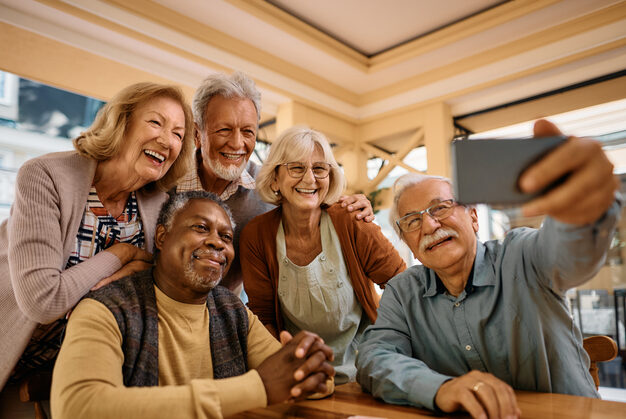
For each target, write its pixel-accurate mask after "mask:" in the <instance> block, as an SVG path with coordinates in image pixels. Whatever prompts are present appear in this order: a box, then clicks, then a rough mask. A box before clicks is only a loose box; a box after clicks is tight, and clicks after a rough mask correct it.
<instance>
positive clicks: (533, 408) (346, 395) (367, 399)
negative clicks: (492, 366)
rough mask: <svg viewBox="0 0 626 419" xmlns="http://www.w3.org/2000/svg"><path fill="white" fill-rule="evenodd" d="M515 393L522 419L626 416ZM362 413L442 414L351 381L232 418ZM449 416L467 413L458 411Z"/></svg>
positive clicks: (559, 397)
mask: <svg viewBox="0 0 626 419" xmlns="http://www.w3.org/2000/svg"><path fill="white" fill-rule="evenodd" d="M515 394H516V395H517V403H518V405H519V407H520V409H522V418H538V419H539V418H540V419H570V418H593V419H618V418H626V403H619V402H609V401H604V400H597V399H590V398H587V397H578V396H568V395H564V394H549V393H533V392H527V391H516V392H515ZM359 415H361V416H370V417H375V418H388V419H405V418H426V417H441V416H437V415H435V414H434V413H432V412H430V411H428V410H422V409H416V408H413V407H407V406H396V405H391V404H386V403H383V402H381V401H379V400H377V399H374V398H373V397H372V396H371V395H369V394H366V393H363V392H362V391H361V387H360V386H359V385H358V384H356V383H350V384H344V385H341V386H337V388H336V389H335V394H333V395H332V396H331V397H328V398H326V399H322V400H307V401H302V402H297V403H283V404H277V405H274V406H270V407H266V408H264V409H254V410H248V411H246V412H243V413H239V414H237V415H235V416H231V418H240V419H244V418H313V419H346V418H349V417H351V416H359ZM444 417H445V416H444ZM449 417H454V418H462V417H467V416H464V415H459V414H456V415H453V416H449Z"/></svg>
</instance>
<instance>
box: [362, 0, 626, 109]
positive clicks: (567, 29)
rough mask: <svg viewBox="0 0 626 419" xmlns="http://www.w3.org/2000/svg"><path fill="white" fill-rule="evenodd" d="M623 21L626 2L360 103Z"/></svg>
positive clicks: (385, 90) (364, 98)
mask: <svg viewBox="0 0 626 419" xmlns="http://www.w3.org/2000/svg"><path fill="white" fill-rule="evenodd" d="M624 18H626V2H621V3H618V4H615V5H612V6H609V7H606V8H604V9H602V10H599V11H597V12H593V13H590V14H588V15H585V16H581V17H579V18H576V19H573V20H570V21H568V22H565V23H562V24H560V25H557V26H553V27H551V28H549V29H546V30H543V31H540V32H537V33H534V34H532V35H529V36H526V37H524V38H521V39H518V40H515V41H513V42H509V43H507V44H504V45H501V46H498V47H496V48H492V49H490V50H488V51H484V52H481V53H478V54H474V55H472V56H470V57H466V58H463V59H460V60H458V61H455V62H453V63H450V64H447V65H445V66H442V67H438V68H435V69H432V70H429V71H427V72H424V73H422V74H418V75H416V76H414V77H411V78H408V79H404V80H401V81H399V82H397V83H394V84H392V85H388V86H385V87H383V88H380V89H377V90H373V91H370V92H368V93H365V94H363V95H361V101H360V102H361V105H366V104H371V103H375V102H378V101H380V100H383V99H387V98H389V97H391V96H394V95H397V94H400V93H403V92H406V91H408V90H411V89H416V88H418V87H421V86H424V85H428V84H431V83H434V82H436V81H440V80H445V79H446V78H450V77H453V76H455V75H458V74H462V73H465V72H467V71H470V70H473V69H476V68H479V67H483V66H486V65H489V64H493V63H495V62H498V61H502V60H505V59H507V58H510V57H513V56H515V55H519V54H522V53H524V52H527V51H530V50H533V49H537V48H539V47H541V46H544V45H546V44H550V43H554V42H557V41H561V40H563V39H566V38H570V37H572V36H575V35H578V34H580V33H583V32H587V31H590V30H593V29H596V28H598V27H601V26H605V25H608V24H611V23H614V22H617V21H619V20H622V19H624ZM614 45H620V44H619V41H618V43H617V44H615V43H614ZM596 50H597V49H596V48H592V49H589V50H588V51H596ZM580 54H584V52H583V53H579V54H573V55H571V56H577V57H578V56H581V55H580ZM587 55H593V53H588V54H587ZM583 56H584V55H583ZM560 62H561V60H557V61H554V63H560ZM552 67H554V65H553V66H552ZM536 68H543V66H538V67H536Z"/></svg>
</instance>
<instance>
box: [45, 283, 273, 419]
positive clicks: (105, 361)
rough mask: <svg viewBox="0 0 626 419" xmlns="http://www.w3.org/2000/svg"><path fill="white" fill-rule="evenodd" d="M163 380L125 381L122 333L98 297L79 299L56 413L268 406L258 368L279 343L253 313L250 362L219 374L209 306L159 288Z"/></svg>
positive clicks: (224, 412) (131, 414) (172, 412)
mask: <svg viewBox="0 0 626 419" xmlns="http://www.w3.org/2000/svg"><path fill="white" fill-rule="evenodd" d="M155 292H156V302H157V309H158V316H159V317H158V321H159V386H158V387H124V384H123V377H122V364H123V362H124V354H123V352H122V335H121V333H120V330H119V328H118V326H117V322H116V321H115V318H114V317H113V314H111V312H110V311H109V310H108V309H107V308H106V307H105V306H104V305H103V304H101V303H100V302H98V301H95V300H92V299H86V300H83V301H81V302H80V304H78V306H77V307H76V309H75V310H74V312H73V313H72V315H71V316H70V320H69V323H68V326H67V333H66V336H65V341H64V343H63V346H62V348H61V352H60V353H59V357H58V359H57V362H56V365H55V368H54V375H53V380H52V392H51V397H50V401H51V409H52V417H54V418H55V419H63V418H91V419H99V418H103V419H104V418H112V419H119V418H122V417H124V418H154V419H157V418H221V417H222V416H228V415H232V414H235V413H237V412H241V411H244V410H248V409H253V408H256V407H263V406H265V405H266V404H267V397H266V394H265V388H264V386H263V382H262V381H261V377H260V376H259V374H258V373H257V372H256V370H254V368H256V367H257V366H258V365H259V364H261V363H262V362H263V361H264V360H265V359H266V358H267V357H268V356H270V355H272V354H273V353H275V352H276V351H278V350H279V349H280V348H281V345H280V343H279V342H278V341H276V339H274V337H273V336H272V335H270V334H269V332H268V331H267V329H265V327H264V326H263V325H262V324H261V323H260V322H259V320H258V319H257V317H256V316H255V315H254V314H252V312H251V311H248V319H249V328H248V368H249V369H250V370H249V371H248V372H247V373H246V374H243V375H241V376H238V377H231V378H226V379H220V380H214V379H213V378H212V377H213V365H212V362H211V351H210V344H209V312H208V310H207V308H206V305H199V304H184V303H180V302H178V301H175V300H172V299H171V298H169V297H168V296H167V295H165V294H164V293H163V292H162V291H161V290H159V289H158V288H157V287H156V286H155Z"/></svg>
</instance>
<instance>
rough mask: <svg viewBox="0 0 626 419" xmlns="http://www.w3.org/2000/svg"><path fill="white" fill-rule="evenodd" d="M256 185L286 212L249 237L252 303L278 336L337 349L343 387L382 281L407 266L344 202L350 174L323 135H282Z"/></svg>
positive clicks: (245, 245) (244, 257) (268, 217)
mask: <svg viewBox="0 0 626 419" xmlns="http://www.w3.org/2000/svg"><path fill="white" fill-rule="evenodd" d="M256 182H257V192H258V193H259V195H260V197H261V198H262V199H263V200H264V201H266V202H269V203H272V204H275V205H277V206H278V208H276V209H274V210H272V211H270V212H267V213H265V214H263V215H260V216H258V217H256V218H254V219H253V220H252V221H250V223H248V225H247V226H246V227H245V228H244V230H243V232H242V234H241V244H240V258H241V265H242V271H243V276H244V287H245V290H246V292H247V293H248V298H249V304H248V305H249V307H250V309H251V310H252V311H253V312H254V313H255V314H256V315H257V316H258V317H259V319H260V320H261V321H262V322H263V324H264V325H265V326H266V327H267V328H268V330H269V331H270V332H272V333H273V334H274V336H278V334H279V333H280V332H281V331H282V330H286V331H288V332H289V333H291V334H292V335H294V334H296V333H297V332H299V331H300V330H310V331H312V332H315V333H317V334H318V335H320V336H321V337H322V338H323V339H324V341H325V343H326V344H327V345H329V346H330V347H331V348H333V351H334V353H335V361H334V363H333V366H334V367H335V371H336V376H335V383H336V384H342V383H345V382H349V381H354V380H355V375H356V368H355V365H354V362H355V358H356V348H357V346H358V343H359V340H360V337H361V334H362V333H363V331H364V329H365V328H366V327H367V326H368V325H369V324H371V323H373V322H374V321H375V320H376V309H377V307H378V300H379V298H378V294H377V293H376V291H375V289H374V284H375V283H376V284H380V285H384V284H385V283H386V282H387V281H388V280H389V279H390V278H392V277H393V276H395V275H397V274H399V273H400V272H402V271H404V269H405V268H406V265H405V263H404V261H403V260H402V258H401V257H400V255H399V254H398V252H397V251H396V250H395V248H394V247H393V246H392V245H391V243H390V242H389V241H388V240H387V239H386V238H385V237H384V236H383V234H382V232H381V230H380V227H378V226H377V225H375V224H373V223H364V222H362V221H358V220H356V219H355V218H354V216H352V215H350V213H348V212H347V211H345V209H343V208H341V206H340V205H339V204H337V203H336V202H337V199H338V198H339V196H340V195H341V193H342V191H343V189H344V187H345V178H344V175H343V173H342V171H341V169H340V168H339V166H338V165H337V162H336V161H335V158H334V157H333V153H332V151H331V148H330V145H329V144H328V141H327V140H326V138H325V137H324V135H323V134H322V133H320V132H317V131H314V130H311V129H307V128H301V127H295V128H290V129H288V130H286V131H285V132H283V133H282V134H281V135H280V137H279V138H278V139H277V140H276V141H275V142H274V143H273V144H272V147H271V150H270V153H269V156H268V157H267V159H266V161H265V163H264V164H263V167H262V169H261V171H260V172H259V175H258V177H257V181H256Z"/></svg>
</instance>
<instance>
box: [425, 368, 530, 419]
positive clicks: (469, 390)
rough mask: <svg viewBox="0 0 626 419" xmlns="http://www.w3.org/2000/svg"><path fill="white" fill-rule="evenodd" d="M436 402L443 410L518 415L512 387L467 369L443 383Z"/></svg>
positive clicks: (477, 414)
mask: <svg viewBox="0 0 626 419" xmlns="http://www.w3.org/2000/svg"><path fill="white" fill-rule="evenodd" d="M435 405H436V406H437V407H438V408H439V409H440V410H441V411H443V412H446V413H451V412H456V411H459V410H465V411H466V412H468V413H469V414H470V415H472V417H473V418H480V419H487V418H519V417H520V416H521V411H520V409H519V407H517V400H516V399H515V392H514V391H513V388H512V387H511V386H510V385H508V384H507V383H505V382H504V381H502V380H500V379H499V378H496V377H495V376H493V375H492V374H489V373H485V372H480V371H470V372H468V373H467V374H464V375H462V376H460V377H457V378H453V379H452V380H449V381H446V382H445V383H443V384H442V385H441V387H439V390H438V391H437V394H436V395H435Z"/></svg>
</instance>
